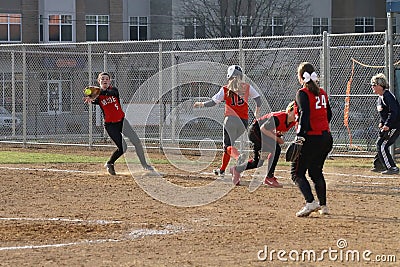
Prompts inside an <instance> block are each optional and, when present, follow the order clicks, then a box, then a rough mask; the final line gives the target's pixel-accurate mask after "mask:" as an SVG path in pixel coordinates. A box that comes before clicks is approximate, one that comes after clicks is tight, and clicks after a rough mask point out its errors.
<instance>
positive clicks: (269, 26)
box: [264, 17, 284, 36]
mask: <svg viewBox="0 0 400 267" xmlns="http://www.w3.org/2000/svg"><path fill="white" fill-rule="evenodd" d="M264 34H265V35H267V36H273V35H283V34H284V31H283V18H281V17H272V18H266V19H265V21H264Z"/></svg>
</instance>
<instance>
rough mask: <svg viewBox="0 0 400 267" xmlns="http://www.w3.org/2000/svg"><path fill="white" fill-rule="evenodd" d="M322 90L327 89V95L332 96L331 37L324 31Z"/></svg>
mask: <svg viewBox="0 0 400 267" xmlns="http://www.w3.org/2000/svg"><path fill="white" fill-rule="evenodd" d="M322 37H323V38H322V59H321V65H322V69H321V71H322V73H321V76H322V88H324V89H325V91H326V92H327V94H328V95H329V94H330V39H329V38H330V37H329V35H328V32H326V31H324V32H323V35H322Z"/></svg>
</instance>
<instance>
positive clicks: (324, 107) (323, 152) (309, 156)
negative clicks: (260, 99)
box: [291, 88, 333, 205]
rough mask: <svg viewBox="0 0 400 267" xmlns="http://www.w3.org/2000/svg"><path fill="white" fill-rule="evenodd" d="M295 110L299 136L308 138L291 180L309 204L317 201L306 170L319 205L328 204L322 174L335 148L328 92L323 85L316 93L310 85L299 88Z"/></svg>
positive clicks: (292, 172)
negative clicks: (307, 176)
mask: <svg viewBox="0 0 400 267" xmlns="http://www.w3.org/2000/svg"><path fill="white" fill-rule="evenodd" d="M295 112H296V115H297V117H298V122H297V125H296V132H297V136H301V137H304V138H305V141H304V143H303V147H302V150H301V154H300V157H299V158H298V159H297V160H296V161H295V162H293V163H292V165H291V175H292V180H293V182H295V184H296V185H297V186H298V187H299V189H300V191H301V192H302V194H303V196H304V198H305V200H306V202H307V203H311V202H313V201H314V196H313V194H312V191H311V186H310V183H309V182H308V180H307V178H306V172H307V171H308V174H309V175H310V178H311V180H312V181H313V183H314V185H315V191H316V193H317V197H318V200H319V204H320V205H326V183H325V178H324V175H323V173H322V168H323V166H324V163H325V160H326V158H327V156H328V154H329V152H330V151H331V150H332V145H333V139H332V135H331V132H330V129H329V123H330V121H331V118H332V111H331V108H330V106H329V101H328V95H327V94H326V92H325V90H324V89H322V88H320V90H319V95H318V96H316V95H314V94H313V93H312V92H311V91H309V90H308V89H307V88H302V89H300V90H298V91H297V94H296V103H295Z"/></svg>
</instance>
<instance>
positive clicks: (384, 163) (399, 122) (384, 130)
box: [371, 73, 400, 174]
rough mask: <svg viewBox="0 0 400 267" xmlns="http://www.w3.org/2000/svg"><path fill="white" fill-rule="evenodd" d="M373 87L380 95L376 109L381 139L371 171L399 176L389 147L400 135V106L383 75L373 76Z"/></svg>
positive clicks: (378, 141) (377, 145)
mask: <svg viewBox="0 0 400 267" xmlns="http://www.w3.org/2000/svg"><path fill="white" fill-rule="evenodd" d="M371 87H372V90H373V91H374V93H375V94H377V95H378V99H377V100H376V108H377V110H378V113H379V116H380V121H379V125H378V127H379V138H378V140H377V142H376V149H377V154H376V156H375V158H374V168H373V169H372V170H371V171H374V172H381V173H382V174H398V173H399V168H398V167H397V166H396V163H395V162H394V160H393V157H392V155H391V154H390V151H389V147H390V146H391V145H393V144H394V142H395V141H396V139H397V138H398V137H399V135H400V105H399V102H398V101H397V100H396V97H395V96H394V95H393V94H392V93H391V92H390V91H389V90H388V89H389V84H388V82H387V79H386V77H385V75H384V74H383V73H378V74H376V75H374V76H372V78H371Z"/></svg>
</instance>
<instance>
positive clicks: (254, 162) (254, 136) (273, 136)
mask: <svg viewBox="0 0 400 267" xmlns="http://www.w3.org/2000/svg"><path fill="white" fill-rule="evenodd" d="M294 125H295V112H294V101H292V102H290V103H289V105H288V106H287V108H286V110H282V111H278V112H271V113H268V114H265V115H264V116H262V117H260V118H259V119H257V120H255V121H254V122H253V123H252V124H251V125H250V127H249V131H248V136H249V140H250V141H251V142H252V143H253V153H254V158H252V159H249V160H248V161H247V162H245V163H242V164H239V165H237V166H234V167H232V168H230V173H231V174H232V181H233V183H234V184H235V185H239V184H240V174H241V173H242V172H243V171H245V170H250V169H255V168H259V167H261V166H262V165H263V164H264V161H265V160H268V173H267V176H266V177H265V180H264V184H265V185H268V186H270V187H282V185H281V184H279V183H278V181H277V179H276V177H275V175H274V172H275V168H276V165H277V164H278V160H279V156H280V154H281V151H282V149H281V146H280V145H281V144H283V143H284V142H285V141H284V140H283V138H282V136H283V134H284V133H286V132H287V131H288V130H289V129H290V128H292V127H293V126H294Z"/></svg>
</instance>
